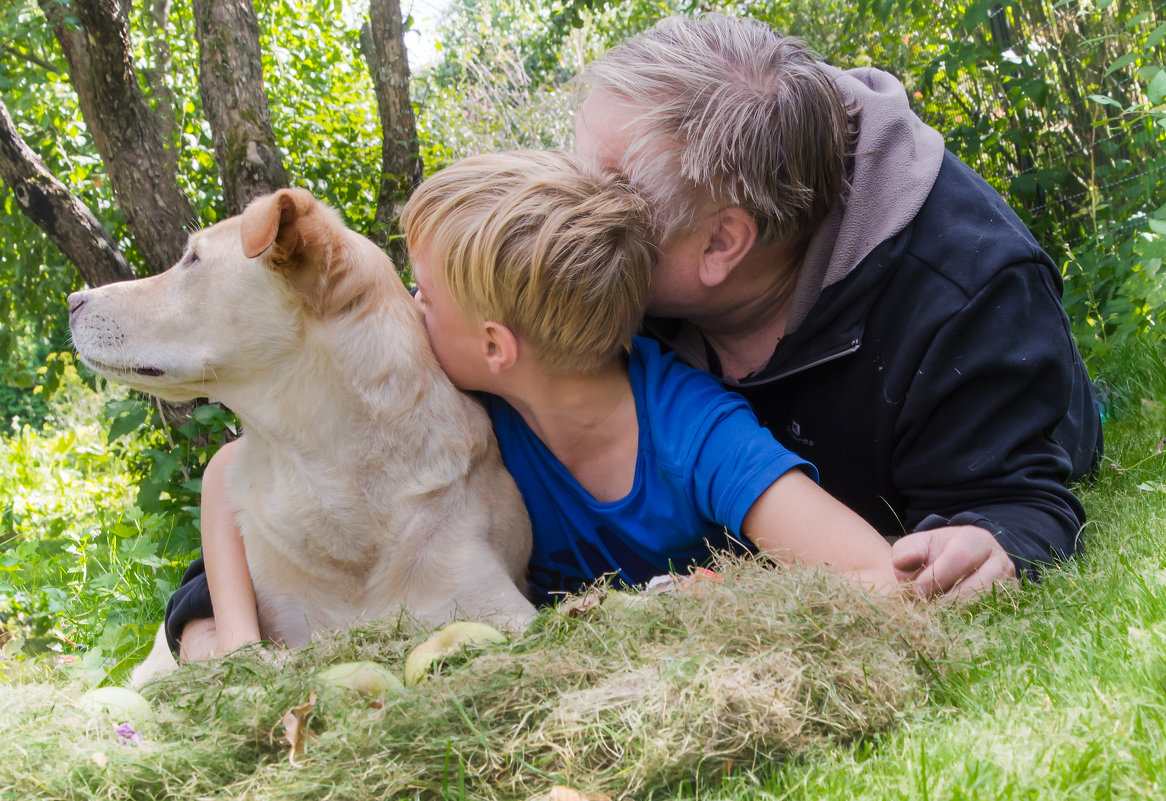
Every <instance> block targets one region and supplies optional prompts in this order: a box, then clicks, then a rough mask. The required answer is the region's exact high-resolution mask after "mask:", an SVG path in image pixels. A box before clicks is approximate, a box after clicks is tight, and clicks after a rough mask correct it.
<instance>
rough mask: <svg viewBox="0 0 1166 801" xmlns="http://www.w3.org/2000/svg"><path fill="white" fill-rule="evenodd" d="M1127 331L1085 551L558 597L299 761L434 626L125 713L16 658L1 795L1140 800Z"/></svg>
mask: <svg viewBox="0 0 1166 801" xmlns="http://www.w3.org/2000/svg"><path fill="white" fill-rule="evenodd" d="M1163 364H1164V360H1163V354H1162V351H1159V350H1154V349H1149V348H1147V347H1142V348H1140V349H1139V348H1138V347H1134V346H1130V347H1126V348H1123V349H1115V350H1114V351H1112V352H1110V353H1108V354H1107V355H1106V358H1105V361H1104V362H1102V363H1099V364H1095V365H1091V369H1092V370H1093V372H1094V374H1095V375H1096V376H1098V377H1100V378H1101V379H1102V380H1103V381H1104V383H1105V384H1106V386H1107V387H1108V391H1109V396H1110V403H1109V410H1108V414H1109V422H1108V423H1107V426H1106V434H1107V453H1106V458H1105V462H1104V465H1103V468H1102V470H1101V474H1100V476H1099V478H1098V480H1097V482H1096V483H1095V484H1092V485H1090V486H1086V487H1082V488H1081V489H1080V494H1081V496H1082V498H1083V500H1084V502H1085V505H1086V508H1087V510H1088V512H1089V515H1090V523H1089V524H1088V526H1087V528H1086V530H1085V532H1084V536H1085V538H1086V539H1085V541H1086V553H1085V555H1084V557H1083V558H1081V559H1080V560H1078V561H1076V562H1074V563H1072V564H1069V565H1066V566H1064V567H1062V568H1061V569H1057V570H1053V571H1050V572H1049V573H1048V574H1047V576H1046V577H1045V579H1044V580H1043V581H1042V582H1040V583H1039V584H1035V585H1026V586H1024V587H1022V588H1020V589H1018V590H1014V591H1005V592H999V593H996V594H994V595H992V596H989V597H986V598H983V599H980V600H978V601H975V602H972V603H966V604H961V605H953V606H943V607H927V606H923V605H917V604H909V603H908V604H903V603H898V602H892V601H883V602H880V603H878V604H872V603H871V602H870V601H869V600H868V599H866V598H865V597H864V596H862V595H861V594H856V593H853V592H851V591H848V590H847V589H846V588H844V587H842V586H841V585H840V584H839V583H838V582H837V581H834V580H832V579H830V578H828V577H823V576H821V575H817V574H813V573H798V572H777V571H769V570H763V569H761V568H759V567H758V566H756V565H749V564H740V565H726V567H725V571H726V574H727V580H726V582H725V584H724V585H709V586H703V587H702V592H701V593H700V594H699V595H698V594H688V595H685V596H682V597H653V598H647V599H644V600H642V601H639V602H629V601H627V599H626V597H624V596H621V595H616V596H612V597H613V598H615V602H613V601H612V600H610V599H609V600H608V601H607V602H606V603H605V604H604V605H603V606H602V607H600V608H599V609H598V610H596V611H592V612H589V613H586V614H584V615H583V616H581V617H578V618H568V617H564V616H561V615H556V614H544V615H543V616H542V617H541V618H540V619H539V622H538V623H537V624H536V626H535V627H534V629H532V631H531V632H529V633H528V634H526V635H524V636H523V637H520V638H517V639H516V640H514V641H513V642H512V643H511V644H510V645H508V646H503V647H494V648H491V649H488V650H486V651H484V652H482V653H477V654H473V655H471V656H470V657H463V658H461V659H455V660H454V661H453V663H451V664H449V665H446V666H445V668H444V669H443V670H442V672H441V674H440V675H438V676H435V677H434V678H432V679H431V680H430V681H428V682H426V683H425V684H423V685H421V686H420V687H419V688H414V689H410V690H408V691H406V692H405V693H403V694H401V695H397V696H391V697H390V698H388V699H386V701H385V702H384V704H383V705H382V706H379V707H378V706H375V705H370V704H369V703H368V702H367V701H364V700H361V699H358V698H356V697H353V696H335V695H329V696H325V697H321V698H318V699H317V700H316V703H315V705H314V706H313V707H312V712H311V716H310V719H309V720H308V722H307V725H308V727H309V729H310V730H311V731H312V732H313V735H314V736H313V738H312V739H310V740H309V742H308V745H307V749H306V752H305V753H304V754H303V755H302V756H300V757H299V758H297V760H296V761H297V765H296V766H292V765H290V764H289V761H288V751H289V748H288V744H287V743H286V741H284V740H283V734H282V733H283V727H282V724H281V718H282V717H283V715H284V713H285V712H286V711H287V710H288V709H289V708H291V707H294V706H296V705H299V704H303V703H305V702H307V701H308V700H309V698H310V697H311V693H312V690H313V689H314V688H315V686H316V683H315V681H314V678H313V676H314V673H315V672H316V671H317V670H318V669H319V668H321V667H322V666H325V665H328V664H333V663H336V662H339V661H349V660H355V659H375V660H377V661H380V662H382V663H383V664H385V665H387V666H388V667H389V668H390V669H392V670H394V671H396V672H398V673H400V671H401V666H402V663H403V660H404V656H405V655H406V654H407V653H408V651H409V650H410V649H411V648H412V647H413V646H414V645H416V644H417V643H418V642H419V641H420V640H421V639H422V638H423V637H424V636H425V633H424V632H421V631H418V630H417V629H415V628H412V627H411V626H409V625H407V624H405V623H401V622H399V621H384V622H382V623H379V624H377V625H363V626H359V627H356V628H354V629H352V630H350V631H348V632H343V633H340V634H338V635H336V636H335V637H332V638H330V639H328V640H326V641H323V642H321V643H318V644H317V645H315V646H313V647H312V648H309V649H308V650H306V651H304V652H301V653H299V654H296V655H294V656H290V657H288V656H285V657H281V658H279V659H277V660H276V661H274V662H271V661H264V660H263V659H262V658H260V657H259V656H258V655H256V654H254V653H251V652H244V653H241V654H238V655H236V656H234V657H232V658H230V659H227V660H224V661H221V662H218V663H216V664H212V665H209V666H192V667H188V668H185V669H183V670H182V671H180V672H179V673H178V674H176V675H175V676H173V677H171V678H168V679H166V680H163V681H161V682H158V683H156V684H155V685H152V686H151V687H149V688H147V690H146V692H145V694H146V695H147V697H149V698H150V699H151V704H152V707H153V712H152V714H151V716H150V717H149V718H148V719H147V720H144V721H135V725H136V726H137V727H138V728H139V729H140V731H141V733H142V734H143V736H144V740H143V743H142V744H141V745H140V746H132V745H122V744H119V742H118V739H117V736H116V734H115V733H114V732H113V727H114V725H115V724H116V723H118V722H120V721H117V720H113V719H107V718H104V717H102V716H100V715H93V714H91V713H86V712H84V711H83V710H82V709H80V708H79V706H78V703H77V702H78V698H79V696H80V694H81V692H82V691H83V690H84V689H85V685H84V683H83V681H82V680H83V679H84V678H85V677H86V676H87V675H89V674H80V675H79V674H77V673H74V672H69V671H64V670H62V669H60V668H58V667H55V666H54V664H53V663H52V662H51V661H48V660H44V659H41V658H26V659H23V660H19V659H18V660H14V661H11V662H9V663H8V665H7V667H6V668H5V669H3V670H2V671H0V676H3V678H4V681H5V682H6V683H0V798H4V799H7V798H13V799H16V798H20V799H25V798H69V799H96V798H111V799H119V798H141V799H147V798H150V799H153V798H215V799H244V798H247V799H250V798H264V799H283V798H287V799H291V798H297V799H299V798H320V799H324V798H335V799H346V798H353V799H358V798H359V799H363V798H397V797H406V798H413V797H420V798H434V799H436V798H442V799H445V798H491V799H493V798H499V799H502V798H507V799H508V798H530V797H545V795H546V793H547V791H549V789H550V788H551V786H552V785H554V784H560V783H565V784H570V785H572V786H575V787H578V788H579V789H581V790H584V791H589V792H607V793H611V794H612V795H613V796H614V797H621V796H626V797H636V798H723V799H741V800H742V801H743V800H744V799H754V798H775V799H776V798H830V799H835V798H863V799H899V798H912V799H914V798H919V799H1046V798H1051V799H1056V798H1074V799H1076V798H1097V799H1141V798H1144V797H1151V798H1152V797H1158V796H1159V795H1161V784H1162V782H1163V774H1164V773H1166V548H1164V547H1163V539H1164V537H1163V534H1162V532H1163V529H1164V527H1166V453H1163V452H1162V451H1163V450H1166V445H1162V444H1161V443H1162V440H1163V437H1166V367H1164V366H1163Z"/></svg>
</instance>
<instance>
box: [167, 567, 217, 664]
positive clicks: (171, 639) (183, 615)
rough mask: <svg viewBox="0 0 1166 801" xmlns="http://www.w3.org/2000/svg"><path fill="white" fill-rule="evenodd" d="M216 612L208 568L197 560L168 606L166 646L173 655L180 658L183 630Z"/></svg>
mask: <svg viewBox="0 0 1166 801" xmlns="http://www.w3.org/2000/svg"><path fill="white" fill-rule="evenodd" d="M214 616H215V610H214V608H213V607H212V606H211V591H210V587H209V586H208V585H207V582H206V567H205V566H204V565H203V561H202V557H201V556H200V557H199V558H198V559H195V560H194V561H193V562H191V563H190V567H188V568H186V574H185V575H184V576H183V577H182V583H181V584H179V585H178V589H176V590H175V591H174V594H173V595H171V596H170V601H169V602H168V603H167V604H166V616H165V618H164V620H165V625H166V644H167V645H169V646H170V651H171V653H173V654H174V656H175V657H177V656H178V646H179V639H180V638H181V637H182V629H183V628H185V626H186V624H187V623H189V622H190V621H192V620H198V619H199V618H206V617H214Z"/></svg>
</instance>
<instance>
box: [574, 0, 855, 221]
mask: <svg viewBox="0 0 1166 801" xmlns="http://www.w3.org/2000/svg"><path fill="white" fill-rule="evenodd" d="M581 80H582V81H583V82H584V83H585V84H587V85H589V86H590V87H591V88H592V89H593V90H600V91H604V92H609V93H612V94H614V95H615V96H617V98H618V99H619V101H620V102H621V104H624V106H625V108H629V109H631V110H632V111H633V112H634V113H633V114H631V115H629V120H630V121H629V123H628V132H629V133H630V139H629V142H630V144H629V147H628V151H627V156H626V158H625V163H624V164H622V165H620V166H621V169H624V170H626V171H627V172H628V174H629V175H630V176H631V179H632V183H633V184H634V185H635V186H636V188H637V189H639V190H640V191H641V192H643V193H644V194H645V196H646V197H648V199H649V200H650V201H651V202H652V207H653V209H654V210H655V211H656V213H657V215H658V217H659V218H658V225H659V228H660V239H661V241H664V240H666V239H667V238H668V237H669V236H671V235H672V234H674V233H675V232H676V231H677V230H679V229H682V228H683V227H685V226H686V225H688V224H690V223H691V222H692V220H693V219H695V216H696V214H697V213H698V212H700V211H701V208H702V205H703V204H707V203H710V202H711V203H712V204H714V205H716V206H718V207H724V206H727V205H731V206H740V207H741V208H744V209H746V210H747V211H749V212H750V213H751V214H752V215H753V218H754V219H755V220H756V221H757V225H758V230H759V239H760V241H761V242H763V243H769V242H774V241H777V240H781V239H787V238H801V237H805V236H807V235H808V233H809V232H810V230H812V228H813V227H814V226H815V225H817V223H818V222H820V221H821V220H822V218H823V217H825V216H826V213H827V212H828V211H829V209H830V207H831V206H832V205H833V204H834V203H835V202H836V201H837V200H838V199H839V197H840V196H841V193H842V190H843V188H844V186H845V180H846V160H847V157H848V155H849V153H848V151H849V150H850V149H851V148H852V147H853V142H852V139H853V135H852V134H851V132H850V114H851V110H850V109H848V108H847V105H846V103H845V101H844V100H843V99H842V97H841V95H840V94H839V92H838V90H837V88H836V87H835V85H834V82H833V81H832V80H831V79H830V76H829V75H827V74H826V72H825V71H824V70H823V69H822V67H821V64H820V63H819V62H818V61H817V58H816V56H815V55H814V53H813V52H812V51H811V50H810V49H809V47H808V46H807V45H806V44H805V43H804V42H802V41H801V40H800V39H797V38H794V37H790V36H782V35H780V34H778V33H777V32H776V31H774V30H773V29H772V28H770V27H769V26H768V25H766V24H765V23H763V22H760V21H758V20H752V19H739V18H733V17H726V16H724V15H722V14H707V15H705V16H702V17H700V18H697V19H687V18H682V17H670V18H667V19H663V20H661V21H660V22H658V23H656V25H655V26H654V27H652V28H651V29H649V30H648V31H645V32H644V33H642V34H639V35H638V36H635V37H633V38H632V39H630V40H628V41H627V42H625V43H624V44H622V45H619V46H618V47H615V48H613V49H612V50H610V51H608V52H607V53H606V54H605V55H604V56H603V57H602V58H600V59H599V60H597V61H595V62H594V63H592V64H591V65H590V66H589V67H588V68H587V69H586V70H585V71H584V72H583V74H582V76H581Z"/></svg>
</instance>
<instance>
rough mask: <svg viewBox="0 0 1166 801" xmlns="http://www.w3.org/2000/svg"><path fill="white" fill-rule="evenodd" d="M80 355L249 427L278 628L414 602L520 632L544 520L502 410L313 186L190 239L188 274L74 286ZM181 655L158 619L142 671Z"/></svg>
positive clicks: (263, 610) (241, 509) (177, 270)
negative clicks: (448, 353)
mask: <svg viewBox="0 0 1166 801" xmlns="http://www.w3.org/2000/svg"><path fill="white" fill-rule="evenodd" d="M69 324H70V327H71V328H72V331H73V341H74V344H75V346H76V348H77V352H78V354H79V355H80V357H81V359H82V361H83V362H84V363H85V364H87V365H89V366H90V367H91V368H93V369H94V370H95V371H97V372H98V373H100V374H102V375H104V376H107V377H109V378H112V379H116V380H119V381H122V382H125V383H127V384H129V385H131V386H133V387H136V388H138V389H141V390H143V391H146V392H149V393H152V394H154V395H157V396H159V397H161V398H163V399H166V400H172V401H181V400H188V399H190V398H195V397H200V396H211V397H215V398H218V399H220V400H221V401H222V402H223V403H224V404H225V405H227V406H228V407H230V408H231V409H233V410H234V411H235V412H236V413H237V414H238V415H239V417H240V418H241V419H242V420H243V424H244V430H245V432H246V436H244V437H243V438H242V439H241V440H240V442H239V445H238V446H237V448H238V451H237V455H236V458H235V459H234V460H233V462H232V464H231V467H230V470H231V472H230V473H229V474H228V475H229V484H230V486H231V488H232V492H231V495H232V497H230V498H229V499H228V500H229V503H230V504H231V506H232V507H233V508H234V509H235V510H237V515H238V521H239V526H240V529H241V531H242V536H243V541H244V547H245V549H246V553H247V561H248V564H249V566H250V570H251V577H252V579H253V580H254V584H255V596H256V604H257V606H258V611H259V624H260V633H261V634H262V636H263V637H264V638H265V639H269V640H273V641H283V642H285V643H286V644H287V645H289V646H291V647H297V646H302V645H303V644H304V643H306V642H307V640H308V639H309V638H310V636H311V634H312V633H313V632H315V631H318V630H321V629H330V628H335V627H338V626H341V625H344V624H346V623H350V622H352V621H355V620H358V619H368V618H375V617H379V616H383V615H386V614H389V613H393V612H396V611H398V610H400V609H401V608H404V609H405V610H407V611H408V612H409V613H410V614H412V615H413V616H415V617H416V618H418V619H420V620H421V621H423V622H424V623H427V624H431V625H435V624H439V623H443V622H446V621H447V620H449V619H451V618H453V617H470V618H482V619H486V620H490V621H491V622H494V623H498V624H502V625H509V626H516V625H517V626H521V625H523V624H525V623H526V622H528V621H529V620H530V618H531V617H532V616H533V615H534V608H533V607H532V606H531V604H530V603H529V602H528V601H527V600H526V598H525V597H524V596H523V593H522V588H523V587H524V580H523V574H524V571H525V568H526V562H527V559H528V557H529V554H530V523H529V520H528V519H527V517H526V512H525V509H524V507H523V504H522V498H521V496H520V495H519V493H518V489H517V487H516V486H515V484H514V481H513V479H511V478H510V475H509V474H508V473H507V472H506V469H505V467H504V466H503V464H502V460H501V456H500V455H499V452H498V446H497V443H496V442H495V440H494V436H493V433H492V431H491V428H490V422H489V420H488V418H487V416H486V413H485V412H484V411H483V409H482V408H481V407H480V405H479V404H477V403H476V402H474V401H473V400H471V399H470V398H468V397H466V396H465V395H463V394H461V393H460V392H458V391H457V390H456V389H455V388H454V386H453V385H452V384H451V383H450V382H449V380H448V379H447V378H446V376H445V374H444V373H442V371H441V368H440V367H438V364H437V361H436V359H435V358H434V356H433V354H432V351H431V350H430V348H429V343H428V340H427V338H426V335H425V329H424V326H423V324H422V321H421V316H420V313H419V310H418V308H417V306H416V305H415V304H414V303H413V301H412V299H411V298H410V296H409V293H408V292H407V291H406V289H405V287H404V286H403V285H402V283H401V281H400V279H399V278H398V277H397V274H396V272H395V271H394V269H393V265H392V263H391V262H390V261H389V259H388V257H387V256H385V255H384V254H383V253H382V252H381V251H380V249H379V248H377V246H376V245H374V244H373V243H372V242H370V241H369V240H367V239H365V238H364V237H362V236H360V235H358V234H356V233H354V232H352V231H350V230H348V229H347V228H346V227H345V226H344V224H343V223H342V222H341V220H340V218H339V216H338V215H337V214H336V212H334V211H333V210H332V209H330V208H328V207H327V206H325V205H323V204H321V203H319V202H317V201H316V200H315V199H314V198H313V197H312V195H311V194H310V193H308V192H307V191H306V190H303V189H285V190H281V191H279V192H277V193H275V194H274V195H269V196H267V197H264V198H260V199H258V200H256V201H255V202H254V203H252V204H251V205H250V206H248V207H247V209H246V210H245V211H244V212H243V214H241V215H239V216H238V217H233V218H231V219H228V220H225V221H223V222H221V223H218V224H217V225H214V226H212V227H210V228H207V229H205V230H202V231H199V232H198V233H196V234H194V235H193V236H191V237H190V241H189V243H188V245H187V248H186V252H185V254H184V255H183V257H182V260H181V261H179V262H178V263H177V264H176V265H174V267H172V268H171V269H169V270H167V271H166V272H164V273H161V274H159V275H156V276H153V277H150V278H144V279H141V280H138V281H128V282H125V283H117V284H109V285H106V286H103V287H99V288H97V289H92V290H87V291H84V292H77V293H75V294H73V295H70V297H69ZM167 666H170V667H172V666H173V659H172V658H171V657H170V654H169V651H168V649H167V647H166V644H165V639H164V637H163V636H162V633H161V631H159V637H158V639H157V641H156V643H155V647H154V651H153V652H152V653H151V655H150V657H149V658H147V660H146V662H145V663H144V664H143V665H142V666H141V668H140V669H139V670H138V671H136V672H135V676H134V681H135V683H138V682H141V681H143V680H145V678H147V677H148V675H149V674H152V673H154V672H157V671H158V670H159V669H165V668H166V667H167Z"/></svg>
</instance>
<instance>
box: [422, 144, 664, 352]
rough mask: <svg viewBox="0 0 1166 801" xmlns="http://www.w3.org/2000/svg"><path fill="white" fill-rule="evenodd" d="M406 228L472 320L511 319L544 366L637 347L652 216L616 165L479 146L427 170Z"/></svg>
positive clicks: (648, 269)
mask: <svg viewBox="0 0 1166 801" xmlns="http://www.w3.org/2000/svg"><path fill="white" fill-rule="evenodd" d="M401 227H402V229H403V230H404V231H405V236H406V239H407V241H408V243H409V247H410V249H411V250H412V251H413V252H414V253H416V252H417V249H419V248H420V249H423V252H424V253H425V255H426V256H427V257H428V258H429V259H430V260H431V262H432V267H431V269H433V270H434V272H435V273H436V274H438V275H439V276H440V277H441V280H442V281H443V283H444V285H445V287H446V288H447V290H448V292H449V294H450V297H451V298H452V299H453V301H454V303H456V304H457V305H458V306H459V307H460V308H461V309H462V310H463V311H464V312H465V314H466V315H467V316H468V317H469V318H470V319H472V320H474V321H476V322H481V321H483V320H495V321H497V322H499V323H502V324H503V325H505V326H507V327H509V328H511V329H512V330H513V331H514V332H515V333H516V334H517V335H519V336H521V337H522V338H523V339H524V340H525V341H526V342H527V343H528V344H529V345H530V346H531V347H532V348H533V349H534V352H535V354H536V356H537V357H538V359H539V361H540V363H541V364H542V365H543V366H544V367H546V368H548V369H552V370H556V369H557V370H567V371H572V372H592V371H594V370H596V369H598V368H600V367H602V366H605V365H607V364H610V362H611V360H612V359H614V358H615V357H616V356H618V354H619V352H620V351H621V349H625V348H628V347H630V345H631V338H632V335H633V334H634V333H635V330H636V328H637V327H638V326H639V323H640V318H641V316H642V315H643V309H644V303H645V302H646V299H647V291H648V281H649V277H650V275H651V270H652V262H653V249H652V245H651V232H652V224H651V217H650V213H649V210H648V205H647V203H646V202H645V201H644V200H643V199H642V198H641V197H639V196H638V195H637V194H635V193H634V192H633V191H631V189H630V187H629V186H628V184H627V182H626V180H625V179H624V178H622V177H620V176H619V175H618V174H617V173H615V172H614V171H610V170H600V169H599V168H597V167H593V166H590V165H587V164H585V163H584V162H583V161H582V160H580V159H578V158H577V157H575V156H573V155H571V154H568V153H563V152H557V151H514V152H509V153H493V154H486V155H480V156H472V157H470V158H466V159H463V160H461V161H458V162H456V163H454V164H452V165H451V166H449V167H446V168H445V169H443V170H441V171H440V172H438V173H437V174H435V175H434V176H432V177H431V178H429V179H427V180H426V181H424V182H423V183H422V184H421V185H420V186H419V187H418V188H417V190H416V191H415V192H414V193H413V196H412V197H411V198H410V199H409V202H408V203H407V204H406V206H405V209H404V211H403V212H402V214H401Z"/></svg>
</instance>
